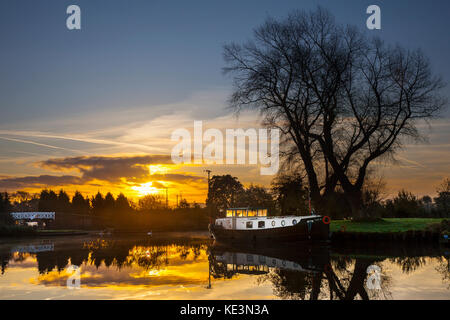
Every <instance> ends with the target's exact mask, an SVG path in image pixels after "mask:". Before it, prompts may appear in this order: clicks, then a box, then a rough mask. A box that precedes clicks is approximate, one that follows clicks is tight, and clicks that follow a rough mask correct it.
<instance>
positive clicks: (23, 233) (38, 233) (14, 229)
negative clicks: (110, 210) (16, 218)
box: [0, 225, 90, 238]
mask: <svg viewBox="0 0 450 320" xmlns="http://www.w3.org/2000/svg"><path fill="white" fill-rule="evenodd" d="M89 233H90V232H89V231H85V230H37V229H34V228H31V227H27V226H17V225H0V237H12V238H22V237H24V238H27V237H44V236H45V237H49V236H78V235H86V234H89Z"/></svg>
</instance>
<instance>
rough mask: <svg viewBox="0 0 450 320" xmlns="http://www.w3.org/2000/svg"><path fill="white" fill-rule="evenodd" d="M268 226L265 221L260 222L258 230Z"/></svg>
mask: <svg viewBox="0 0 450 320" xmlns="http://www.w3.org/2000/svg"><path fill="white" fill-rule="evenodd" d="M265 226H266V222H265V221H258V228H264V227H265Z"/></svg>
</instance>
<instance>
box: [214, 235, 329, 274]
mask: <svg viewBox="0 0 450 320" xmlns="http://www.w3.org/2000/svg"><path fill="white" fill-rule="evenodd" d="M210 262H212V263H213V264H214V265H213V266H212V267H213V269H214V270H216V271H217V272H215V273H216V275H217V274H221V275H222V276H224V277H230V276H232V275H233V274H236V273H246V274H263V273H267V272H269V271H270V269H272V268H278V269H283V270H289V271H298V272H308V273H316V272H322V271H324V270H325V269H326V268H327V266H329V263H330V253H329V248H328V247H327V246H311V245H309V246H285V245H283V246H276V245H270V246H267V245H266V246H239V247H235V246H234V247H233V246H225V245H221V244H217V243H215V244H214V246H213V247H211V255H210Z"/></svg>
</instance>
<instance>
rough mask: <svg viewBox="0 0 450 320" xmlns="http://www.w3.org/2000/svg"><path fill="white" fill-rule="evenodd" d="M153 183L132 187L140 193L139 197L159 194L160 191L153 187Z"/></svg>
mask: <svg viewBox="0 0 450 320" xmlns="http://www.w3.org/2000/svg"><path fill="white" fill-rule="evenodd" d="M152 184H153V182H147V183H143V184H141V185H140V186H134V187H131V189H133V190H136V191H137V192H138V193H139V196H141V197H142V196H145V195H148V194H157V193H159V189H158V188H156V187H153V186H152Z"/></svg>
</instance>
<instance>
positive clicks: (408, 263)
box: [390, 257, 427, 274]
mask: <svg viewBox="0 0 450 320" xmlns="http://www.w3.org/2000/svg"><path fill="white" fill-rule="evenodd" d="M390 261H391V262H393V263H395V264H397V265H398V266H400V267H401V268H402V271H403V273H406V274H409V273H411V272H414V271H416V270H417V269H419V268H421V267H424V266H425V265H426V263H427V260H426V258H425V257H397V258H393V259H390Z"/></svg>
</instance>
